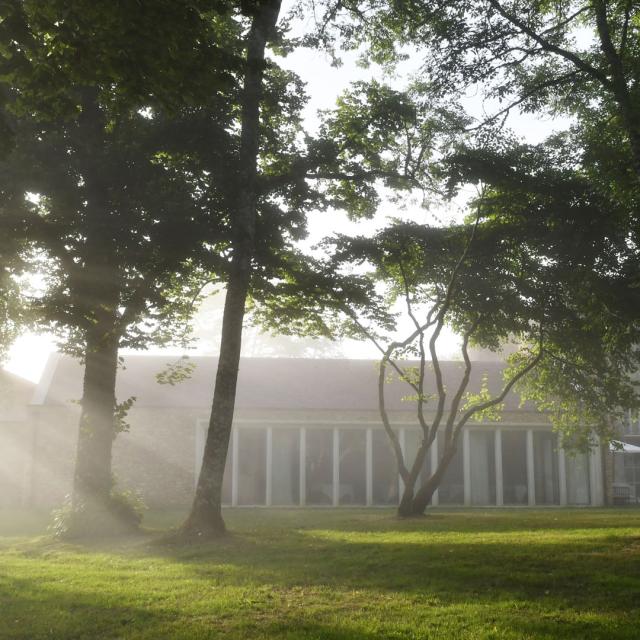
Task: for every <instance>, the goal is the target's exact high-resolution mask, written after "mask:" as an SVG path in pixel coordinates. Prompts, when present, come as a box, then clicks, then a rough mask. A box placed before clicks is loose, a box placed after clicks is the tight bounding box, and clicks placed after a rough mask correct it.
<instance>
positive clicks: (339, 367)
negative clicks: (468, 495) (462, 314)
mask: <svg viewBox="0 0 640 640" xmlns="http://www.w3.org/2000/svg"><path fill="white" fill-rule="evenodd" d="M175 361H176V358H174V357H171V356H148V355H128V356H125V357H124V368H123V369H121V370H120V371H119V372H118V384H117V390H116V392H117V396H118V399H119V400H121V401H122V400H124V399H126V398H129V397H131V396H135V397H136V405H135V406H136V407H162V408H168V407H176V408H188V407H193V408H206V407H209V405H210V404H211V398H212V395H213V382H214V380H215V373H216V367H217V363H218V359H217V358H214V357H193V358H190V361H191V362H193V363H194V364H195V370H194V371H193V374H192V375H191V377H190V378H189V379H188V380H186V381H184V382H181V383H179V384H176V385H175V386H170V385H167V384H164V385H161V384H158V382H157V381H156V375H157V374H158V373H160V372H161V371H163V370H164V369H166V367H167V364H168V363H171V362H175ZM377 364H378V363H377V361H374V360H341V359H324V360H320V359H307V358H243V359H242V360H241V361H240V373H239V378H238V392H237V402H236V407H237V408H238V409H288V410H336V411H376V410H377V406H378V394H377V378H378V368H377ZM405 364H406V363H405ZM441 367H442V371H443V377H444V381H445V384H446V385H447V387H448V388H449V389H453V388H454V385H456V383H457V382H458V381H459V380H460V378H461V375H462V369H463V363H461V362H442V363H441ZM503 368H504V365H503V364H502V363H498V362H477V363H474V368H473V372H472V377H471V381H470V384H469V388H468V390H469V391H470V392H472V393H477V392H478V391H479V390H480V387H481V384H482V382H481V381H482V378H483V377H485V376H486V378H487V384H488V387H489V390H490V391H491V392H492V393H498V392H499V391H500V389H501V387H502V370H503ZM425 387H426V392H427V393H435V382H434V379H433V375H428V376H427V383H426V385H425ZM410 394H411V389H410V388H409V387H408V386H407V385H406V384H405V383H401V382H399V381H398V380H394V381H393V382H391V383H390V384H389V385H388V386H387V392H386V397H387V407H388V408H389V410H392V411H412V410H413V407H412V406H411V403H407V402H406V401H403V398H404V397H405V396H407V395H410ZM81 396H82V367H81V365H80V364H79V363H78V362H77V361H76V360H73V359H72V358H70V357H68V356H61V355H59V354H55V355H54V356H52V357H51V359H50V361H49V363H48V364H47V368H46V369H45V373H44V374H43V378H42V380H41V382H40V384H39V386H38V388H37V390H36V393H35V394H34V398H33V401H32V404H42V405H63V404H67V403H68V402H70V401H74V400H75V401H77V400H79V399H80V397H81ZM505 404H506V407H505V408H506V409H507V410H511V411H513V410H517V409H518V404H519V399H518V397H517V396H516V395H515V394H513V393H512V394H510V395H509V396H508V397H507V400H506V403H505Z"/></svg>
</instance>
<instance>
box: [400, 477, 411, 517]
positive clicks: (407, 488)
mask: <svg viewBox="0 0 640 640" xmlns="http://www.w3.org/2000/svg"><path fill="white" fill-rule="evenodd" d="M414 491H415V487H414V485H413V484H412V485H408V484H406V483H405V485H404V490H403V491H402V496H401V498H400V504H399V505H398V512H397V514H398V517H400V518H410V517H411V516H412V515H413V493H414Z"/></svg>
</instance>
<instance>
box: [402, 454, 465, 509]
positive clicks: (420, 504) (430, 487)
mask: <svg viewBox="0 0 640 640" xmlns="http://www.w3.org/2000/svg"><path fill="white" fill-rule="evenodd" d="M455 453H456V447H455V444H452V445H450V446H448V447H447V448H446V449H445V450H444V453H443V454H442V458H441V459H440V462H439V464H438V467H437V469H436V470H435V472H434V473H433V474H432V475H431V477H430V478H429V479H428V480H427V481H426V482H425V483H424V484H423V485H422V486H421V487H420V489H418V491H417V492H416V494H415V496H414V497H413V502H412V503H411V511H410V513H409V514H408V515H413V516H417V515H422V514H423V513H424V510H425V509H426V508H427V506H428V505H429V504H430V503H431V500H432V499H433V494H434V493H435V491H436V489H437V488H438V487H439V486H440V483H441V482H442V478H443V476H444V474H445V472H446V470H447V468H448V466H449V463H450V462H451V460H452V458H453V456H454V455H455Z"/></svg>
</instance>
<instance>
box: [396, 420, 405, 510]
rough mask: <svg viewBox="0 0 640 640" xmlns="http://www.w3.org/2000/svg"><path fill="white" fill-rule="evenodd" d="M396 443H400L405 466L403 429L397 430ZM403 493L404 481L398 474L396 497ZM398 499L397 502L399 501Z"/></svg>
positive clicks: (400, 496)
mask: <svg viewBox="0 0 640 640" xmlns="http://www.w3.org/2000/svg"><path fill="white" fill-rule="evenodd" d="M398 443H399V444H400V451H402V459H403V460H404V461H405V466H406V463H407V447H406V438H405V435H404V429H399V431H398ZM403 493H404V482H403V481H402V478H401V477H400V474H398V498H399V499H400V498H402V494H403ZM399 499H398V502H399V501H400V500H399Z"/></svg>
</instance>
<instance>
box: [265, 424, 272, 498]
mask: <svg viewBox="0 0 640 640" xmlns="http://www.w3.org/2000/svg"><path fill="white" fill-rule="evenodd" d="M266 454H267V455H266V457H267V465H266V467H267V478H266V487H265V504H266V505H267V507H270V506H271V494H272V490H271V486H272V482H271V480H272V474H273V468H272V467H273V428H272V427H267V452H266Z"/></svg>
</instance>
